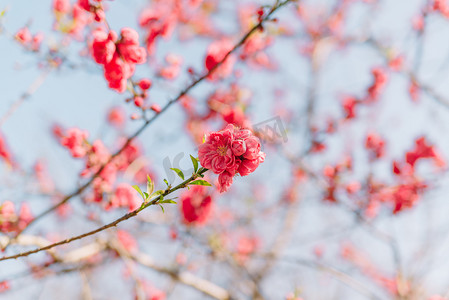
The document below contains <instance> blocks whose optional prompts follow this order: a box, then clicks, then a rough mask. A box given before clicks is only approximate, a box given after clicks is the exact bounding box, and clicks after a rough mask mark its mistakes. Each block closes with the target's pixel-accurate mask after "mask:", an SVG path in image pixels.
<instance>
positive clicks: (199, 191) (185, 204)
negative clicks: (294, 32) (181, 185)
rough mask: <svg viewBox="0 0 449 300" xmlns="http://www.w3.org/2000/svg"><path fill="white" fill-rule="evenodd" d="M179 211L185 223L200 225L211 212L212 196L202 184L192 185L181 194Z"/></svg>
mask: <svg viewBox="0 0 449 300" xmlns="http://www.w3.org/2000/svg"><path fill="white" fill-rule="evenodd" d="M181 211H182V216H183V221H184V223H186V224H193V225H202V224H204V223H206V222H207V220H208V219H209V217H210V215H211V212H212V197H211V196H210V195H209V194H208V193H207V188H206V187H204V186H194V187H193V188H191V189H190V190H189V191H187V192H185V193H184V194H183V195H182V196H181Z"/></svg>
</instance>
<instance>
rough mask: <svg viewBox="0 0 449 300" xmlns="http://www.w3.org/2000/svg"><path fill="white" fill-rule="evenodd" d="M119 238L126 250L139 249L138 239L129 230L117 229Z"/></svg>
mask: <svg viewBox="0 0 449 300" xmlns="http://www.w3.org/2000/svg"><path fill="white" fill-rule="evenodd" d="M117 238H118V240H119V242H120V243H121V244H122V246H123V247H124V248H125V250H126V251H128V252H133V251H136V250H137V241H136V239H135V238H134V237H133V236H132V235H131V234H129V232H127V231H125V230H117Z"/></svg>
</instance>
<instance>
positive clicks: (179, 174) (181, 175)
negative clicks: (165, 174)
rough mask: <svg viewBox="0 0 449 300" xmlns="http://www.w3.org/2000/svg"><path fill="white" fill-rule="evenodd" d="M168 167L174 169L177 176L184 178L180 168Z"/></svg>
mask: <svg viewBox="0 0 449 300" xmlns="http://www.w3.org/2000/svg"><path fill="white" fill-rule="evenodd" d="M170 169H171V170H173V171H175V172H176V174H178V176H179V177H181V179H182V180H184V173H182V171H181V170H180V169H176V168H170Z"/></svg>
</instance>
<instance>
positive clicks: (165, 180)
mask: <svg viewBox="0 0 449 300" xmlns="http://www.w3.org/2000/svg"><path fill="white" fill-rule="evenodd" d="M164 182H165V184H166V185H167V187H169V186H170V184H169V183H168V181H167V179H165V178H164Z"/></svg>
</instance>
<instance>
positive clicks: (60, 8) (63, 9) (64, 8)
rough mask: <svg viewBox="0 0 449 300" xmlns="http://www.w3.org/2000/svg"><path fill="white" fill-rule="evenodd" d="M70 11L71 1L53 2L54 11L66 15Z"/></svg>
mask: <svg viewBox="0 0 449 300" xmlns="http://www.w3.org/2000/svg"><path fill="white" fill-rule="evenodd" d="M69 9H70V2H69V0H53V10H54V11H56V12H58V13H62V14H65V13H67V12H68V11H69Z"/></svg>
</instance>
